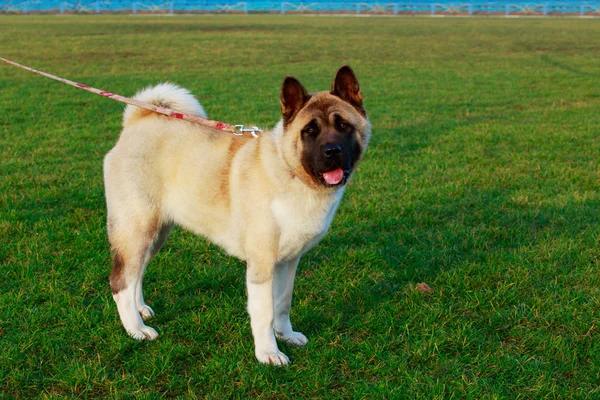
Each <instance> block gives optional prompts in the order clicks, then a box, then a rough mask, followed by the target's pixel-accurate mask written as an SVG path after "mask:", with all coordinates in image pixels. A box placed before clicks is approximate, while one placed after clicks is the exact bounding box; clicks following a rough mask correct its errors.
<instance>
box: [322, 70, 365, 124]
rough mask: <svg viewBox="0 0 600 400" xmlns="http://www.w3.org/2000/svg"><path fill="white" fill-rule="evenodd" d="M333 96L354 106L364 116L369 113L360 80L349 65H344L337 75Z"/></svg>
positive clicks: (332, 87) (333, 85) (334, 81)
mask: <svg viewBox="0 0 600 400" xmlns="http://www.w3.org/2000/svg"><path fill="white" fill-rule="evenodd" d="M331 94H332V95H334V96H337V97H339V98H341V99H342V100H344V101H346V102H348V103H350V104H352V105H353V106H354V108H356V110H358V112H360V113H361V114H362V115H363V116H366V115H367V113H366V111H365V109H364V107H363V104H362V93H361V92H360V86H359V85H358V79H356V75H354V71H352V68H350V67H349V66H348V65H344V66H343V67H342V68H340V69H339V70H338V72H337V74H335V79H334V80H333V83H332V84H331Z"/></svg>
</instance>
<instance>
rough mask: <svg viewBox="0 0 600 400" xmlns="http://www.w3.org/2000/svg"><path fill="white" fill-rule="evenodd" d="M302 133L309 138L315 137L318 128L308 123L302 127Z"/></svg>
mask: <svg viewBox="0 0 600 400" xmlns="http://www.w3.org/2000/svg"><path fill="white" fill-rule="evenodd" d="M302 132H303V133H305V134H307V135H309V136H317V135H318V134H319V127H318V126H317V125H316V124H315V123H312V122H311V123H310V124H308V125H306V126H305V127H304V129H303V130H302Z"/></svg>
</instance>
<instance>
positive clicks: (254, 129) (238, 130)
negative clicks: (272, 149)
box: [233, 125, 262, 138]
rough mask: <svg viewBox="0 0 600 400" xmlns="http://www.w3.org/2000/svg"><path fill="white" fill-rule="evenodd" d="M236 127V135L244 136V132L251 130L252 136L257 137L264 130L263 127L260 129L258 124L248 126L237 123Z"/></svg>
mask: <svg viewBox="0 0 600 400" xmlns="http://www.w3.org/2000/svg"><path fill="white" fill-rule="evenodd" d="M235 129H236V131H235V132H233V134H234V135H235V136H243V135H244V132H250V134H251V135H252V137H255V138H257V137H258V134H259V133H261V132H262V129H260V128H259V127H258V126H249V127H248V128H246V127H245V126H244V125H236V126H235Z"/></svg>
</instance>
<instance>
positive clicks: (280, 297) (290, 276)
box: [273, 257, 308, 346]
mask: <svg viewBox="0 0 600 400" xmlns="http://www.w3.org/2000/svg"><path fill="white" fill-rule="evenodd" d="M299 261H300V257H297V258H295V259H293V260H290V261H286V262H282V263H281V264H279V265H277V266H276V267H275V271H274V272H273V294H274V296H273V298H274V300H275V307H274V309H275V316H274V321H273V327H274V328H275V335H276V336H277V338H278V339H281V340H285V341H286V342H288V343H290V344H293V345H296V346H304V345H305V344H306V343H308V339H307V338H306V336H304V335H303V334H302V333H300V332H295V331H294V330H293V329H292V323H291V322H290V308H291V306H292V293H293V291H294V279H295V277H296V269H297V268H298V262H299Z"/></svg>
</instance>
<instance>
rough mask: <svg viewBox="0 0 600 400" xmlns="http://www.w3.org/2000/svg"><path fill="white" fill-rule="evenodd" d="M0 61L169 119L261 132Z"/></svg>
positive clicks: (222, 129) (255, 135)
mask: <svg viewBox="0 0 600 400" xmlns="http://www.w3.org/2000/svg"><path fill="white" fill-rule="evenodd" d="M0 60H2V61H4V62H5V63H8V64H11V65H14V66H15V67H19V68H22V69H24V70H27V71H31V72H34V73H36V74H39V75H43V76H45V77H47V78H50V79H54V80H56V81H59V82H63V83H66V84H67V85H71V86H75V87H78V88H79V89H83V90H87V91H88V92H92V93H96V94H99V95H100V96H104V97H108V98H110V99H113V100H116V101H120V102H121V103H127V104H131V105H134V106H137V107H141V108H145V109H146V110H150V111H155V112H157V113H160V114H164V115H167V116H169V117H173V118H178V119H183V120H186V121H190V122H194V123H196V124H200V125H204V126H208V127H210V128H213V129H217V130H219V131H227V132H231V133H233V134H234V135H237V136H241V135H243V132H250V133H251V134H252V136H254V137H257V136H258V135H257V132H261V130H260V129H258V128H257V127H255V126H254V127H251V128H245V127H244V125H231V124H226V123H224V122H219V121H213V120H210V119H207V118H202V117H198V116H197V115H191V114H185V113H180V112H177V111H175V110H171V109H170V108H166V107H160V106H155V105H154V104H150V103H146V102H145V101H140V100H136V99H130V98H129V97H124V96H120V95H118V94H115V93H111V92H106V91H104V90H99V89H96V88H93V87H91V86H88V85H83V84H81V83H77V82H73V81H70V80H68V79H64V78H59V77H58V76H54V75H51V74H48V73H46V72H42V71H38V70H37V69H33V68H30V67H26V66H25V65H21V64H18V63H16V62H14V61H10V60H7V59H6V58H2V57H0Z"/></svg>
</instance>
